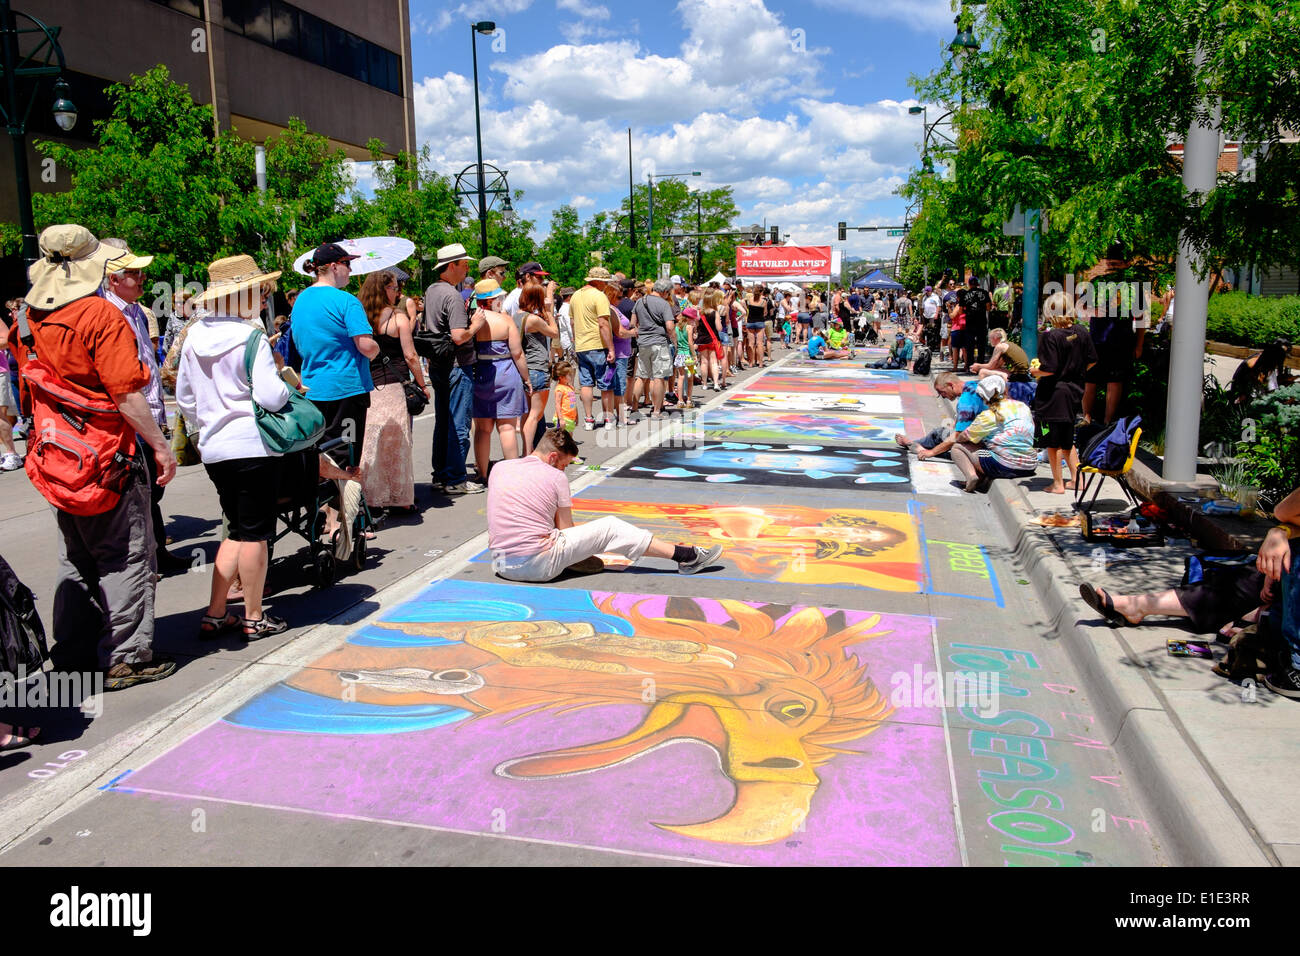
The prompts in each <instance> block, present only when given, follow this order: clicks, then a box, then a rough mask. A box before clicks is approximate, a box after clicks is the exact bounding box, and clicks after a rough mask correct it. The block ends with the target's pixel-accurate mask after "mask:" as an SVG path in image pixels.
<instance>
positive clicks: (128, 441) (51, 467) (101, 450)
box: [18, 306, 135, 516]
mask: <svg viewBox="0 0 1300 956" xmlns="http://www.w3.org/2000/svg"><path fill="white" fill-rule="evenodd" d="M18 329H19V339H20V340H21V341H22V343H23V345H24V346H26V347H27V362H26V364H25V365H23V367H22V377H23V380H24V381H25V382H26V383H27V391H28V395H29V396H30V397H31V404H32V428H31V431H30V432H29V433H28V439H27V442H28V450H27V461H26V470H27V477H28V478H29V479H31V482H32V485H34V486H35V488H36V490H37V491H39V492H40V493H41V495H42V496H44V498H45V500H46V501H48V502H49V503H50V504H52V505H54V507H56V508H58V509H59V510H60V511H66V512H68V513H69V514H74V515H83V516H84V515H98V514H103V513H104V512H106V511H111V510H112V509H113V508H114V507H116V506H117V503H118V501H120V500H121V498H122V494H123V492H125V491H126V489H127V487H128V486H129V484H130V482H131V472H132V461H133V457H134V456H133V453H134V450H135V429H134V428H132V427H131V425H130V423H129V422H127V420H126V419H125V418H123V417H122V413H121V412H120V411H119V410H118V407H117V405H116V403H114V402H113V401H112V400H111V399H109V398H88V397H86V396H85V395H83V394H81V393H80V392H77V391H75V390H74V389H73V388H71V387H70V386H69V385H68V383H67V382H65V381H64V380H63V379H62V378H60V377H59V375H58V373H57V372H55V371H54V369H53V368H52V367H50V365H49V364H47V363H46V362H45V360H44V359H42V358H40V357H38V356H37V354H36V339H35V336H33V335H32V330H31V327H30V326H29V325H28V323H27V307H26V306H23V307H22V308H21V309H20V310H19V311H18Z"/></svg>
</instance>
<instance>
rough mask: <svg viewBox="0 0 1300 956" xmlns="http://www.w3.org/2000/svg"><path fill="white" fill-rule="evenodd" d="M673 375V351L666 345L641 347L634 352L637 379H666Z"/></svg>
mask: <svg viewBox="0 0 1300 956" xmlns="http://www.w3.org/2000/svg"><path fill="white" fill-rule="evenodd" d="M672 374H673V349H672V347H671V346H669V345H667V344H661V345H642V346H641V347H640V348H638V349H637V352H636V377H637V378H668V377H669V376H670V375H672Z"/></svg>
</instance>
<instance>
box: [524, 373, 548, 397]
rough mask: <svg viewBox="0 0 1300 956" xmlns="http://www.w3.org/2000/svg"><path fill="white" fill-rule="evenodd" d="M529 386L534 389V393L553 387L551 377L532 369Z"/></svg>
mask: <svg viewBox="0 0 1300 956" xmlns="http://www.w3.org/2000/svg"><path fill="white" fill-rule="evenodd" d="M528 384H529V385H531V386H532V387H533V391H534V392H540V391H543V390H545V389H548V388H550V387H551V377H550V376H549V375H547V374H546V373H545V372H539V371H537V369H535V368H530V369H529V370H528Z"/></svg>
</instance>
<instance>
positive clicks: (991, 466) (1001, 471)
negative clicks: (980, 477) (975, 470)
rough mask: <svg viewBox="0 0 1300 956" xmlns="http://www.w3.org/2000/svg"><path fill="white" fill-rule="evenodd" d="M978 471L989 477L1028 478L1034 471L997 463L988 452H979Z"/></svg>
mask: <svg viewBox="0 0 1300 956" xmlns="http://www.w3.org/2000/svg"><path fill="white" fill-rule="evenodd" d="M979 461H980V471H982V472H984V474H986V475H988V476H989V477H990V478H1030V477H1032V476H1033V475H1034V474H1036V472H1035V471H1034V469H1032V468H1031V469H1029V470H1028V471H1024V470H1022V469H1019V468H1008V467H1007V466H1006V465H1002V464H999V463H998V460H997V459H996V458H994V457H993V455H992V454H991V453H990V452H987V451H986V452H981V453H980V456H979Z"/></svg>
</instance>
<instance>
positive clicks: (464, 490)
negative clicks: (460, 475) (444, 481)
mask: <svg viewBox="0 0 1300 956" xmlns="http://www.w3.org/2000/svg"><path fill="white" fill-rule="evenodd" d="M485 491H487V486H486V485H481V484H479V483H478V482H477V481H470V480H469V479H466V480H465V481H462V482H461V483H460V484H458V485H447V486H446V487H444V488H443V489H442V493H443V494H444V495H481V494H482V493H483V492H485Z"/></svg>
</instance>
